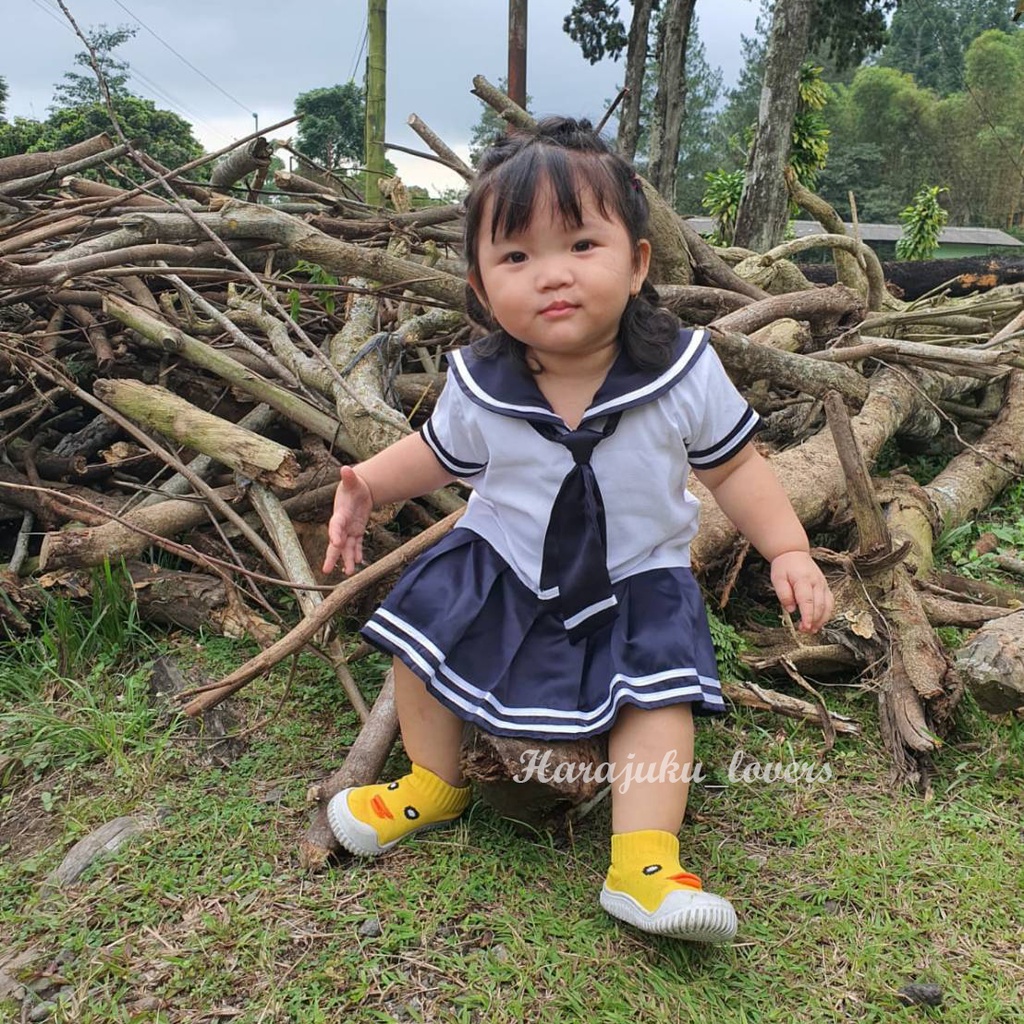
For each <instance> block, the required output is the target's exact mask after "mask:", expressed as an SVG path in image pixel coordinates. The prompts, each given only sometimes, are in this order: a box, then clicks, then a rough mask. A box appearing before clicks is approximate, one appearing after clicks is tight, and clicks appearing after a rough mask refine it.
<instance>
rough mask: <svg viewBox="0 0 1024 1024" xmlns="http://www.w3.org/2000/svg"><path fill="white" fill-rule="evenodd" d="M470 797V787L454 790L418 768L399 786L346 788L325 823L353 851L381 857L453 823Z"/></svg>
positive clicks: (330, 806)
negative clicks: (415, 836)
mask: <svg viewBox="0 0 1024 1024" xmlns="http://www.w3.org/2000/svg"><path fill="white" fill-rule="evenodd" d="M469 798H470V787H469V786H450V785H449V784H448V783H447V782H445V781H444V779H442V778H439V777H438V776H437V775H435V774H434V773H433V772H432V771H430V770H429V769H427V768H421V767H420V766H419V765H417V764H414V765H413V766H412V771H411V772H410V773H409V774H408V775H405V776H403V777H402V778H400V779H397V780H396V781H395V782H387V783H381V784H378V785H374V786H353V787H351V788H349V789H343V790H342V791H341V792H340V793H338V794H337V795H336V796H334V797H332V798H331V801H330V803H329V804H328V805H327V821H328V823H329V824H330V826H331V831H332V832H333V833H334V835H335V837H336V838H337V840H338V842H339V843H341V845H342V846H343V847H344V848H345V849H346V850H348V851H349V853H354V854H356V855H357V856H360V857H377V856H379V855H380V854H382V853H386V852H387V851H388V850H390V849H391V847H392V846H394V845H395V844H396V843H399V842H401V841H402V840H403V839H405V838H407V837H408V836H411V835H413V834H414V833H416V832H422V831H424V830H426V829H428V828H438V827H439V826H441V825H447V824H448V823H449V822H451V821H454V820H455V819H456V818H457V817H458V816H459V815H460V814H462V812H463V811H464V810H465V809H466V808H467V807H468V806H469Z"/></svg>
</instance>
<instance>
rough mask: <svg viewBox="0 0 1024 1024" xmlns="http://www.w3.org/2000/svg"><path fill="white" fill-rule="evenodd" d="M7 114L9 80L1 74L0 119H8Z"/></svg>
mask: <svg viewBox="0 0 1024 1024" xmlns="http://www.w3.org/2000/svg"><path fill="white" fill-rule="evenodd" d="M6 114H7V80H6V79H5V78H4V77H3V75H0V121H3V120H6Z"/></svg>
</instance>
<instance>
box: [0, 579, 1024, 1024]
mask: <svg viewBox="0 0 1024 1024" xmlns="http://www.w3.org/2000/svg"><path fill="white" fill-rule="evenodd" d="M104 586H106V584H104V583H103V581H102V580H101V581H100V582H99V584H98V585H97V591H99V590H102V588H103V587H104ZM98 600H99V604H98V605H96V606H93V607H89V608H87V609H85V610H84V611H82V610H81V609H76V608H74V607H59V608H53V609H51V612H52V614H51V616H50V618H48V619H47V621H46V624H45V628H44V629H43V630H41V632H40V635H39V637H37V638H35V639H26V640H18V641H12V642H9V643H8V644H6V645H4V646H3V648H0V680H2V682H0V701H2V705H0V712H2V715H3V716H4V717H3V719H2V720H3V721H4V723H5V725H4V728H6V729H7V732H6V733H4V746H3V752H4V755H5V756H9V751H10V750H14V751H15V756H16V757H19V758H21V759H22V761H23V762H24V761H26V760H27V759H28V757H29V754H30V753H31V752H32V751H36V755H35V756H36V757H37V760H36V761H35V762H31V761H28V763H25V764H24V765H23V767H22V769H21V771H20V773H18V774H17V775H16V777H14V778H12V779H11V780H10V781H9V782H8V783H5V784H4V790H3V795H2V796H0V815H2V818H0V949H3V950H4V951H5V954H4V955H8V954H12V953H22V952H24V953H28V954H30V956H29V959H28V962H27V964H26V965H25V966H23V967H22V968H20V969H19V970H18V971H17V972H16V974H17V975H18V977H19V979H20V980H21V981H23V982H25V983H29V982H32V981H34V980H39V979H43V980H44V981H45V980H46V979H47V978H49V979H50V980H52V981H53V982H54V984H55V985H56V984H60V985H62V986H63V990H64V1001H63V1002H61V1003H60V1004H59V1005H58V1006H56V1007H55V1008H54V1010H53V1013H52V1015H51V1017H50V1019H51V1020H53V1021H56V1022H59V1024H63V1022H71V1021H74V1022H76V1024H110V1022H121V1021H124V1022H129V1021H131V1022H136V1021H147V1022H154V1024H186V1022H188V1024H192V1022H201V1021H211V1022H212V1021H216V1020H232V1021H239V1022H244V1024H258V1022H295V1024H309V1022H318V1021H324V1022H328V1021H330V1022H336V1021H345V1020H352V1021H359V1022H362V1021H366V1022H372V1021H438V1022H446V1024H447V1022H452V1024H455V1022H480V1024H491V1022H495V1024H504V1022H514V1021H515V1022H518V1021H529V1022H534V1021H541V1022H547V1021H551V1022H563V1021H569V1022H574V1021H587V1022H594V1024H632V1022H635V1021H645V1022H646V1021H654V1022H665V1024H669V1022H690V1021H693V1022H700V1024H704V1022H709V1024H710V1022H715V1024H718V1022H721V1024H776V1022H777V1024H793V1022H796V1024H831V1022H846V1021H858V1022H890V1021H892V1022H896V1021H900V1022H909V1021H914V1022H920V1021H929V1020H934V1021H939V1020H942V1021H944V1022H952V1024H976V1022H980V1024H1013V1022H1017V1021H1020V1020H1022V1013H1021V1010H1020V1007H1021V1006H1022V1005H1024V959H1022V956H1021V939H1020V921H1021V920H1024V829H1022V827H1021V821H1022V820H1024V813H1022V812H1024V806H1022V804H1024V721H1022V720H1019V719H1018V720H1014V719H1011V718H1005V719H1001V720H994V719H991V718H989V717H988V716H986V715H984V714H982V713H981V712H980V711H979V710H978V709H977V708H976V706H975V705H974V704H973V702H972V701H971V700H970V698H969V697H968V698H967V699H965V701H964V702H963V703H962V704H961V706H960V708H959V709H958V712H957V718H956V724H955V727H954V730H953V732H952V733H951V734H950V735H949V736H948V737H947V738H946V742H945V744H944V746H943V747H942V749H941V750H940V751H939V753H938V755H937V756H936V758H935V772H936V775H935V784H934V788H933V790H932V793H931V796H930V798H929V799H927V800H925V799H922V798H921V797H920V796H918V795H917V794H916V793H913V792H909V791H906V790H902V789H898V788H894V787H893V786H892V785H891V784H890V782H889V780H888V768H887V755H886V754H885V752H884V750H883V747H882V743H881V739H880V737H879V735H878V732H877V728H876V726H875V723H876V722H877V710H876V706H875V700H876V698H875V696H874V694H873V693H871V692H870V691H868V690H866V689H860V688H844V687H835V688H830V689H829V691H828V694H827V698H828V701H829V703H830V706H832V707H833V709H834V710H836V711H839V712H843V713H847V714H851V715H853V716H854V717H856V718H857V719H858V720H859V721H861V722H862V723H863V724H864V727H865V733H864V736H863V737H860V738H857V739H849V738H840V739H839V741H838V742H837V745H836V747H835V748H834V749H832V750H831V751H828V752H825V750H824V744H823V740H822V737H821V734H820V732H819V731H818V730H817V729H816V728H815V727H813V726H812V725H809V724H806V723H797V722H793V721H791V720H788V719H781V718H777V717H773V716H768V715H763V714H759V713H756V712H753V711H750V710H746V709H739V710H737V711H736V712H735V713H734V714H733V715H731V716H729V717H728V718H727V719H715V720H711V721H702V722H701V723H700V724H699V727H698V734H697V756H698V758H699V760H700V761H701V763H702V766H703V768H704V770H705V773H706V775H707V777H708V784H706V785H695V786H694V787H693V788H692V791H691V799H690V806H689V809H688V814H687V821H686V823H685V824H684V827H683V830H682V833H681V842H682V848H683V863H684V866H686V867H687V868H689V869H690V870H694V871H696V872H697V873H698V874H700V875H702V877H703V878H704V880H705V884H706V885H707V886H708V888H710V889H713V890H714V891H717V892H720V893H722V894H723V895H727V896H728V897H729V898H730V899H732V900H733V902H734V904H735V906H736V908H737V912H738V914H739V918H740V931H739V934H738V936H737V938H736V941H735V942H734V943H733V944H731V945H728V946H725V947H701V946H691V945H687V944H684V943H677V942H672V941H671V940H659V939H651V938H648V937H645V936H642V935H640V934H639V933H636V932H634V931H631V930H630V929H628V928H626V927H625V926H620V925H619V924H618V923H617V922H615V921H614V920H612V919H611V918H609V917H608V916H607V915H606V914H605V913H604V912H603V911H602V910H601V909H600V907H599V906H598V903H597V894H598V892H599V889H600V886H601V882H602V878H603V874H604V870H605V867H606V863H607V853H608V833H609V818H608V814H609V811H608V808H607V805H606V804H605V805H601V806H600V807H599V808H598V809H597V810H595V811H594V812H593V813H592V814H591V815H590V816H588V817H587V818H586V819H584V820H583V821H582V822H580V823H577V824H576V825H575V826H574V828H573V829H572V831H571V832H570V834H568V835H567V836H564V837H552V836H549V835H547V834H533V835H529V836H526V837H524V836H523V835H522V834H521V833H520V832H519V831H517V829H516V828H515V827H514V826H513V825H512V824H511V823H510V822H508V821H506V820H503V819H501V818H499V817H498V816H497V815H496V814H495V813H494V812H493V811H491V810H490V809H489V808H487V807H486V806H485V805H483V804H482V803H477V804H474V805H473V806H472V807H471V809H470V811H469V813H468V814H467V815H466V816H465V818H464V819H463V820H462V821H461V822H460V823H459V824H458V825H457V826H456V827H455V828H453V829H451V830H449V831H446V832H433V833H427V834H425V835H424V836H422V837H419V838H417V839H415V840H413V841H410V842H409V843H408V844H406V845H405V846H403V847H399V848H398V849H397V850H395V851H394V852H393V853H392V854H391V855H389V856H387V857H385V858H382V859H381V860H378V861H371V862H365V861H356V860H354V859H351V858H345V859H343V860H339V861H338V862H337V863H334V864H332V865H331V866H330V867H329V868H328V869H327V870H326V871H324V872H322V873H319V874H313V875H310V874H307V873H305V872H303V871H302V870H301V869H300V868H299V866H298V859H297V853H296V851H297V848H298V842H299V839H300V837H301V836H302V834H303V832H304V831H305V828H306V825H307V822H308V818H309V809H308V808H307V806H306V804H305V790H306V787H307V785H308V784H309V783H310V782H311V781H314V780H316V779H318V778H320V777H322V776H323V775H325V774H327V773H328V772H329V771H331V770H333V769H334V768H335V767H336V766H337V764H338V763H339V762H340V760H341V758H342V756H343V753H344V750H345V748H346V747H347V746H348V744H350V743H351V742H352V740H353V739H354V737H355V735H356V733H357V728H358V726H357V723H356V721H355V719H354V716H353V715H352V714H351V713H350V712H348V711H347V710H346V708H345V705H344V702H343V701H342V700H341V699H339V697H338V695H337V692H336V691H337V684H336V682H335V681H334V680H333V678H332V677H331V676H330V673H329V672H327V671H325V669H324V667H323V665H322V663H320V662H319V661H316V660H315V659H313V658H311V657H308V656H304V657H303V658H302V659H300V662H299V665H298V667H297V669H296V672H295V674H294V678H293V679H292V682H291V689H290V691H289V693H288V697H287V701H286V702H285V704H284V705H283V707H280V708H279V705H280V700H281V696H282V694H283V692H284V688H285V686H286V679H287V677H288V675H289V667H288V666H282V667H281V669H280V670H278V671H277V672H275V673H274V674H273V675H272V676H271V677H269V678H267V679H261V680H257V681H255V682H253V683H252V684H250V686H249V687H247V688H246V689H245V690H244V691H242V694H241V695H240V697H239V698H238V699H237V703H236V711H237V713H238V714H239V715H240V716H241V717H242V719H243V720H244V721H245V722H247V723H253V722H256V721H260V720H264V719H268V718H269V721H268V722H267V724H265V725H264V726H263V727H262V728H261V729H259V730H257V731H256V732H254V733H253V734H252V735H251V736H249V737H248V739H247V746H246V749H245V752H244V753H243V755H242V756H241V757H239V758H238V759H236V760H234V761H232V762H231V763H227V764H222V763H220V762H218V761H217V760H216V758H212V757H211V756H209V755H207V754H205V753H204V751H203V748H202V745H201V744H200V743H199V742H198V740H197V739H196V738H195V737H193V736H190V735H188V734H186V733H185V732H184V731H183V730H182V729H181V727H180V723H178V722H176V721H173V720H171V721H168V720H167V719H166V717H161V716H158V715H156V714H155V713H153V712H152V711H150V710H149V708H148V704H147V702H146V700H145V680H146V678H147V671H148V670H147V662H148V659H149V658H150V657H152V655H153V654H155V653H157V650H156V649H155V648H154V645H153V643H152V642H151V641H149V640H147V639H146V638H145V637H144V636H143V635H141V631H139V630H138V629H137V624H133V622H132V619H131V612H130V609H129V608H127V607H121V608H120V610H118V608H117V606H116V603H115V598H114V597H113V595H112V594H110V593H107V594H106V596H105V597H102V596H101V598H99V599H98ZM108 607H110V608H113V609H114V610H113V611H111V612H109V613H107V619H106V625H103V620H102V619H100V620H99V621H100V625H96V623H97V617H98V615H100V614H101V613H102V611H103V609H104V608H108ZM106 629H109V631H110V632H109V633H106V634H105V635H104V636H103V637H102V638H101V635H100V634H101V633H103V631H104V630H106ZM950 639H952V637H951V638H950ZM159 649H160V650H161V651H169V652H170V653H171V655H172V656H173V657H174V658H175V659H176V660H177V661H178V662H179V664H180V665H182V666H183V668H185V669H186V670H189V669H192V668H202V669H205V670H206V671H207V672H208V674H209V675H211V676H216V675H217V674H219V673H221V672H224V671H227V670H229V669H231V668H233V667H236V666H237V664H239V663H240V662H241V661H243V660H245V659H246V658H247V657H249V656H250V655H251V653H252V650H251V648H248V647H244V646H243V645H240V644H237V643H235V642H231V641H225V640H222V639H218V638H200V639H199V640H196V638H193V637H176V638H175V637H164V638H161V640H160V648H159ZM382 669H383V661H382V659H380V658H377V657H374V658H370V659H367V660H366V661H365V662H360V663H358V682H359V684H360V686H361V687H362V688H363V689H364V692H365V693H366V695H367V697H368V698H369V697H372V695H373V692H374V689H375V687H376V686H377V685H379V678H380V675H381V672H382ZM33 715H39V716H44V718H45V721H46V722H47V723H49V729H50V731H49V732H46V730H42V732H41V731H40V729H39V728H38V727H37V726H36V725H32V724H31V723H32V722H34V721H35V719H34V718H33V717H32V716H33ZM19 723H20V724H19ZM93 733H97V734H102V736H103V737H104V738H103V739H101V738H100V736H99V735H93ZM114 734H117V736H118V739H117V741H116V742H114V741H113V740H112V736H113V735H114ZM737 750H742V751H744V756H745V758H746V759H747V760H748V761H749V760H756V761H759V762H761V763H762V764H768V763H773V762H783V763H789V762H792V761H796V762H805V763H827V764H828V766H829V769H830V771H831V775H832V777H831V779H830V780H829V781H822V782H817V783H813V784H808V783H800V784H795V785H791V784H786V783H781V782H778V783H774V784H771V785H767V784H764V783H761V782H751V783H749V784H746V783H743V782H739V781H730V780H729V776H728V769H729V765H730V762H731V761H732V759H733V758H734V756H735V754H736V751H737ZM404 765H405V761H404V757H403V756H402V754H401V753H400V752H396V753H395V754H394V755H392V758H391V759H390V762H389V764H388V766H387V768H386V772H385V774H387V775H394V774H396V773H398V772H401V771H403V770H404ZM124 814H145V815H148V816H152V817H153V818H155V819H158V821H159V824H158V825H157V827H156V828H154V829H153V830H152V831H149V832H146V833H144V834H142V835H140V836H138V837H137V838H136V839H135V840H134V841H133V842H132V843H130V844H129V845H127V846H126V847H124V848H122V850H121V851H119V852H118V853H117V854H116V855H114V856H113V857H109V858H107V859H106V860H103V861H99V862H97V863H96V864H94V865H93V866H92V867H90V868H89V869H88V870H87V872H86V873H85V874H84V875H83V876H82V877H81V878H80V879H79V880H78V882H76V883H75V884H74V885H72V886H70V887H69V888H67V889H65V890H56V891H54V890H52V889H48V888H47V887H46V886H45V885H44V884H43V883H44V880H45V878H46V876H47V874H48V873H49V872H50V871H52V870H53V869H54V868H55V867H56V866H57V865H58V864H59V863H60V861H61V859H62V858H63V856H64V855H65V854H66V853H67V851H68V850H69V849H70V848H71V846H72V845H73V844H74V843H75V842H76V841H77V840H79V839H81V838H83V837H84V836H86V835H88V834H89V833H90V832H91V831H93V830H94V829H95V828H96V827H98V826H99V825H100V824H102V823H103V822H105V821H109V820H110V819H112V818H114V817H117V816H119V815H124ZM378 929H379V933H377V934H374V933H375V932H377V930H378ZM914 981H927V982H932V983H934V984H937V985H938V986H940V988H941V990H942V993H943V1004H942V1006H941V1007H940V1008H937V1009H930V1008H927V1007H920V1006H914V1007H905V1006H903V1005H902V1004H901V1002H900V998H899V990H900V989H901V987H903V986H904V985H906V984H907V983H909V982H914ZM20 1013H21V1006H20V1003H18V1002H15V1001H14V1000H12V999H8V1000H6V1001H4V1000H2V999H0V1020H3V1021H6V1020H11V1021H16V1020H18V1019H19V1017H20Z"/></svg>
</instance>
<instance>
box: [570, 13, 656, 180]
mask: <svg viewBox="0 0 1024 1024" xmlns="http://www.w3.org/2000/svg"><path fill="white" fill-rule="evenodd" d="M659 2H660V0H632V3H633V17H632V18H631V20H630V23H629V32H628V33H627V32H626V27H625V25H624V24H623V23H622V21H621V19H620V17H619V5H618V3H617V2H615V0H612V2H609V0H576V2H575V3H574V4H573V5H572V10H571V11H570V12H569V14H568V15H566V17H565V20H564V21H563V23H562V28H563V29H564V31H565V32H566V33H567V34H568V35H569V38H570V39H572V40H573V42H576V43H579V46H580V49H581V50H582V51H583V56H584V57H585V58H586V59H587V60H588V61H589V62H590V63H591V64H596V63H597V62H598V61H599V60H602V59H603V58H604V57H605V55H606V54H607V55H608V56H609V57H611V58H612V60H618V59H619V57H620V56H621V54H622V50H623V48H625V50H626V82H625V85H626V89H627V90H628V92H627V94H626V97H625V99H624V100H623V101H622V105H621V106H620V108H619V134H618V139H617V142H616V148H617V149H618V151H619V153H620V154H621V155H622V156H623V157H624V158H625V159H626V160H630V161H631V160H633V158H634V157H635V155H636V150H637V145H638V143H639V139H640V134H641V128H640V108H641V103H642V99H643V93H644V83H645V74H646V71H647V58H648V54H649V52H650V46H649V36H650V29H651V16H652V14H653V12H654V11H655V10H656V8H657V7H658V4H659Z"/></svg>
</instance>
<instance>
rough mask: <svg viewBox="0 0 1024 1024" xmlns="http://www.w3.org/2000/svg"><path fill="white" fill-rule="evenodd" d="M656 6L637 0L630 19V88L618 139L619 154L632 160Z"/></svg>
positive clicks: (650, 1) (628, 78)
mask: <svg viewBox="0 0 1024 1024" xmlns="http://www.w3.org/2000/svg"><path fill="white" fill-rule="evenodd" d="M653 9H654V0H635V2H634V4H633V20H632V21H631V22H630V23H629V42H628V43H627V45H626V88H627V89H628V90H629V91H628V92H627V93H626V98H625V99H624V100H623V101H622V113H621V114H620V115H619V134H618V138H617V140H616V142H617V148H618V151H619V155H620V156H621V157H622V158H623V159H624V160H628V161H629V162H630V163H632V162H633V158H634V157H635V156H636V146H637V141H638V140H639V138H640V100H641V98H642V96H643V89H644V74H645V72H646V71H647V52H648V47H647V37H648V35H649V33H650V31H651V11H652V10H653Z"/></svg>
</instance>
